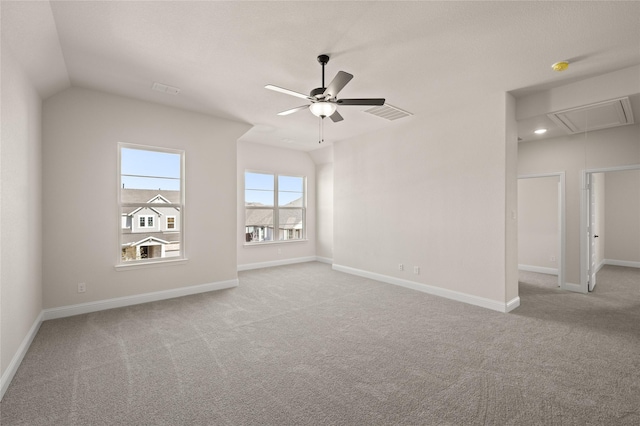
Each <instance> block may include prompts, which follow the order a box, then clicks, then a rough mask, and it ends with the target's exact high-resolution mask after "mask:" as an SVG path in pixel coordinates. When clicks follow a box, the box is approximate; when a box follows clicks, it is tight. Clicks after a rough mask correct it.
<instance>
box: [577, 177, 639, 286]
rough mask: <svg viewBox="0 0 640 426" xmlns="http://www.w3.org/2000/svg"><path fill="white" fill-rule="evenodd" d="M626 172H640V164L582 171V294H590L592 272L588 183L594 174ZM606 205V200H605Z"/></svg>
mask: <svg viewBox="0 0 640 426" xmlns="http://www.w3.org/2000/svg"><path fill="white" fill-rule="evenodd" d="M626 170H640V164H630V165H628V166H615V167H600V168H597V169H584V170H582V190H581V191H580V289H579V290H578V291H580V293H588V292H589V291H590V290H589V275H590V272H591V262H590V261H589V260H588V259H587V256H590V253H589V243H590V241H589V238H587V233H588V232H589V226H590V218H589V212H590V206H589V191H590V190H591V188H589V185H588V182H589V181H591V180H592V179H591V175H592V174H594V173H607V172H622V171H626ZM605 203H606V198H605Z"/></svg>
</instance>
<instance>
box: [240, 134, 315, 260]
mask: <svg viewBox="0 0 640 426" xmlns="http://www.w3.org/2000/svg"><path fill="white" fill-rule="evenodd" d="M237 150H238V160H237V161H238V167H237V179H236V182H237V197H236V199H235V200H234V201H235V202H236V204H235V205H237V212H236V216H237V219H236V220H235V222H236V223H237V225H235V244H232V245H230V246H229V247H236V250H237V258H238V268H239V269H247V268H253V267H258V266H268V265H269V264H276V263H279V262H282V263H286V262H287V261H289V260H291V259H299V258H309V257H315V255H316V226H315V223H316V168H315V164H314V162H313V160H312V159H311V157H310V156H309V154H307V153H306V152H303V151H297V150H292V149H284V148H277V147H272V146H267V145H262V144H255V143H250V142H238V144H237ZM245 170H252V171H263V172H270V173H278V174H286V175H292V176H306V177H307V211H306V213H307V220H306V226H307V230H306V234H307V239H306V241H289V242H282V243H273V244H264V245H256V244H253V245H245V234H244V223H245V212H244V172H245Z"/></svg>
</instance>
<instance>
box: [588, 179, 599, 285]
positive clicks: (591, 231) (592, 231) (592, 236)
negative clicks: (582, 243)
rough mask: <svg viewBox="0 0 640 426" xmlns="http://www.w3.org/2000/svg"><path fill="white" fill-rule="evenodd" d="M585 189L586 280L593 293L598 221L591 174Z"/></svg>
mask: <svg viewBox="0 0 640 426" xmlns="http://www.w3.org/2000/svg"><path fill="white" fill-rule="evenodd" d="M587 185H588V186H587V188H588V204H587V205H588V208H589V212H588V217H589V225H588V227H587V241H588V242H589V243H588V244H589V255H588V256H589V257H588V261H587V265H589V270H588V271H587V277H588V278H587V279H588V283H589V291H593V289H594V287H595V286H596V267H597V264H596V263H597V262H596V260H597V258H598V257H597V246H596V238H598V233H597V232H598V229H597V227H598V225H597V223H598V221H597V216H596V215H597V211H598V208H597V204H596V202H597V200H596V192H595V190H594V186H595V185H594V179H593V174H591V173H588V174H587Z"/></svg>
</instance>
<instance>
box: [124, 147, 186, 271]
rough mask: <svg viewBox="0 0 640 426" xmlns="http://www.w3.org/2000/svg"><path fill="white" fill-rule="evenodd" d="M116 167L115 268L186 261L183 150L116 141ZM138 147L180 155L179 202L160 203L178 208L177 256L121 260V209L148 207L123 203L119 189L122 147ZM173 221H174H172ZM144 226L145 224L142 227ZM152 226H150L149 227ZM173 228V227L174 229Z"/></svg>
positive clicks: (146, 205) (143, 204)
mask: <svg viewBox="0 0 640 426" xmlns="http://www.w3.org/2000/svg"><path fill="white" fill-rule="evenodd" d="M117 145H118V147H117V149H118V164H117V166H118V168H117V181H118V186H117V187H116V188H117V193H118V195H117V209H118V214H117V218H118V238H117V241H118V250H117V257H116V262H115V268H116V270H125V269H129V268H132V267H133V268H136V267H150V266H153V265H155V264H178V263H183V262H186V261H187V256H186V250H185V179H184V177H185V151H184V150H181V149H171V148H162V147H155V146H150V145H139V144H131V143H125V142H118V144H117ZM127 148H128V149H138V150H143V151H155V152H163V153H169V154H178V155H180V202H179V203H166V204H162V207H175V208H178V209H179V210H180V219H179V221H180V223H179V224H178V223H176V226H177V228H178V229H179V231H177V232H179V235H180V240H179V242H180V255H179V256H173V257H165V258H162V257H160V258H151V259H141V260H130V261H126V262H125V261H123V260H122V235H123V232H122V230H123V229H126V228H122V219H121V217H122V209H123V208H125V207H136V208H137V207H149V204H148V203H123V202H122V199H121V191H120V189H121V188H122V167H121V166H122V155H121V154H122V149H127ZM143 216H145V217H146V216H149V215H143ZM174 218H175V219H176V222H177V217H175V216H174ZM137 220H138V226H139V225H140V223H139V218H138V219H137ZM153 223H154V226H153V227H157V225H156V219H154V222H153ZM174 223H175V222H174ZM145 224H147V225H148V222H147V221H145ZM133 226H134V225H133V223H132V227H133ZM144 228H146V226H145V227H144ZM150 228H152V227H150ZM174 230H175V229H174Z"/></svg>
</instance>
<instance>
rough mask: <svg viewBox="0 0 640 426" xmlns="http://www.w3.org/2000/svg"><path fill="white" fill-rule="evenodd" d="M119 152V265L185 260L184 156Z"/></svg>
mask: <svg viewBox="0 0 640 426" xmlns="http://www.w3.org/2000/svg"><path fill="white" fill-rule="evenodd" d="M118 150H119V156H118V159H119V160H118V161H119V164H118V166H119V177H120V180H119V191H118V193H119V197H118V202H119V208H120V218H119V222H120V223H119V232H120V238H119V241H120V243H119V247H118V251H119V256H118V258H119V264H120V265H123V264H135V263H145V262H149V261H161V260H163V259H164V260H167V259H169V258H171V259H181V258H184V241H183V234H182V231H181V230H182V228H183V226H182V217H183V213H184V151H178V150H169V149H164V148H154V147H146V146H139V145H129V144H119V145H118ZM163 223H165V224H166V227H164V228H163V226H162V224H163Z"/></svg>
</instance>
